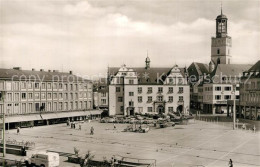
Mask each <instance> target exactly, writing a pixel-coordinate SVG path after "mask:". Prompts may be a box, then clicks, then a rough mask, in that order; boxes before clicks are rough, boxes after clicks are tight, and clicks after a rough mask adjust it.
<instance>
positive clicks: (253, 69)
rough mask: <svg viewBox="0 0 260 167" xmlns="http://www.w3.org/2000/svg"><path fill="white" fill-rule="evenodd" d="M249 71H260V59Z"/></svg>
mask: <svg viewBox="0 0 260 167" xmlns="http://www.w3.org/2000/svg"><path fill="white" fill-rule="evenodd" d="M248 72H260V60H259V61H258V62H257V63H255V64H254V65H253V66H252V67H251V68H250V69H249V70H248Z"/></svg>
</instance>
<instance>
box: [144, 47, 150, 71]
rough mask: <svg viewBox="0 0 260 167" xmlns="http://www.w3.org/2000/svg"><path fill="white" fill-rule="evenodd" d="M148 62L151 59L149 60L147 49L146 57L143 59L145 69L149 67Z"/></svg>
mask: <svg viewBox="0 0 260 167" xmlns="http://www.w3.org/2000/svg"><path fill="white" fill-rule="evenodd" d="M150 63H151V60H150V58H149V57H148V51H147V57H146V59H145V69H148V68H150Z"/></svg>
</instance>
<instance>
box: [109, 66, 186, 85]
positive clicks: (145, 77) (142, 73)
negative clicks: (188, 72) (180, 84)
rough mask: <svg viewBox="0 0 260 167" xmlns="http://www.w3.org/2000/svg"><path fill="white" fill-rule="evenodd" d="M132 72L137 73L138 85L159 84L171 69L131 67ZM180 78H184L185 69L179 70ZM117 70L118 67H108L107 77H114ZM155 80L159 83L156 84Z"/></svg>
mask: <svg viewBox="0 0 260 167" xmlns="http://www.w3.org/2000/svg"><path fill="white" fill-rule="evenodd" d="M129 69H133V71H135V72H137V77H138V83H139V84H158V83H160V84H161V82H160V81H161V80H164V79H165V78H166V77H167V75H169V73H170V71H171V70H172V67H153V68H147V69H146V68H144V67H131V68H129ZM179 69H180V71H181V74H182V76H183V77H184V76H185V68H179ZM118 70H119V67H109V68H108V74H109V76H111V75H112V76H113V75H116V74H117V72H118ZM157 80H158V81H159V82H157Z"/></svg>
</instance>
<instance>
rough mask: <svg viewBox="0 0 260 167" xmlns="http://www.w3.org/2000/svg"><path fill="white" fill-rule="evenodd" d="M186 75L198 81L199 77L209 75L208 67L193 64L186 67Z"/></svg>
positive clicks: (201, 64)
mask: <svg viewBox="0 0 260 167" xmlns="http://www.w3.org/2000/svg"><path fill="white" fill-rule="evenodd" d="M188 73H189V76H190V77H191V76H195V77H196V80H197V81H198V80H199V78H200V76H204V75H207V74H209V66H208V65H207V64H203V63H197V62H193V63H192V64H191V65H190V66H189V67H188Z"/></svg>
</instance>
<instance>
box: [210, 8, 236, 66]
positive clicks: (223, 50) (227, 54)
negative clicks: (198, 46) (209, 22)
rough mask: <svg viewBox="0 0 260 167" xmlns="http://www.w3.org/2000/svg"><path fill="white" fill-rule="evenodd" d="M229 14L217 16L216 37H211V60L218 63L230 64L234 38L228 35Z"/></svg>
mask: <svg viewBox="0 0 260 167" xmlns="http://www.w3.org/2000/svg"><path fill="white" fill-rule="evenodd" d="M227 23H228V18H227V16H225V15H223V14H222V7H221V14H220V15H218V16H217V18H216V37H212V38H211V61H212V62H213V63H214V64H215V65H217V64H230V61H231V46H232V39H231V37H230V36H228V32H227V26H228V24H227Z"/></svg>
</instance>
